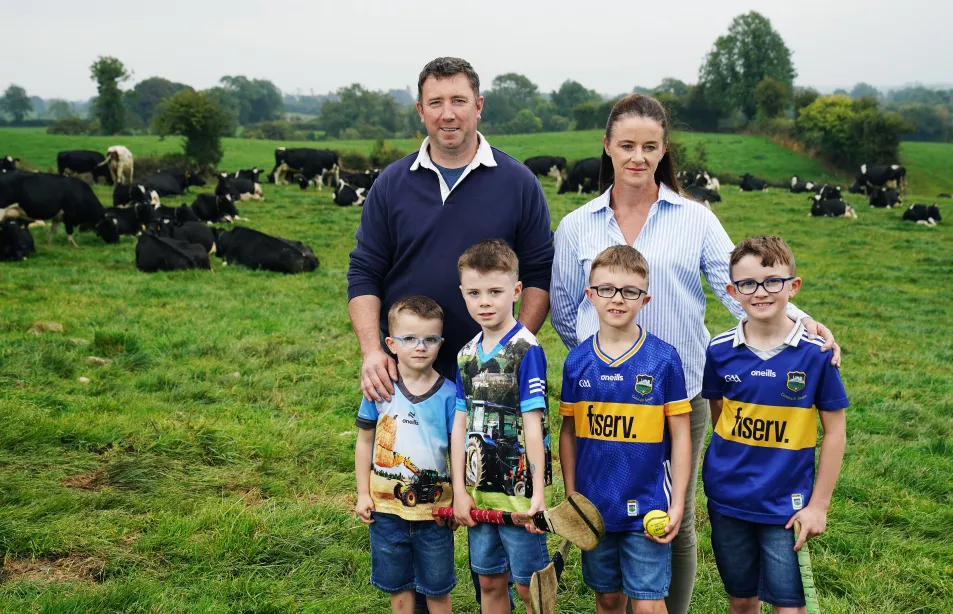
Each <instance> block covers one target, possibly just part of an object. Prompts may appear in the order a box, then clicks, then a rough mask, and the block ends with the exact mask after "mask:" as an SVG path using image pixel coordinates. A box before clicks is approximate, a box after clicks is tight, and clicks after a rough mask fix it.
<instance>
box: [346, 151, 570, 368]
mask: <svg viewBox="0 0 953 614" xmlns="http://www.w3.org/2000/svg"><path fill="white" fill-rule="evenodd" d="M493 157H494V158H495V160H496V163H497V166H495V167H488V166H483V165H480V166H477V167H476V168H474V169H472V170H471V171H470V173H469V174H468V175H467V176H466V177H464V178H462V179H461V180H460V181H459V182H458V183H457V184H456V186H455V187H454V188H453V190H452V191H451V192H450V195H449V196H447V201H446V203H442V202H441V200H440V184H439V179H438V177H437V174H436V173H435V172H434V171H433V170H431V169H428V168H424V167H418V169H417V170H414V171H411V170H410V167H411V166H412V165H413V163H414V161H415V160H416V159H417V154H416V153H414V154H411V155H409V156H407V157H406V158H403V159H402V160H398V161H397V162H394V163H393V164H391V165H390V166H388V167H387V168H386V169H385V170H384V172H383V173H381V176H380V177H379V178H378V179H377V180H376V181H375V182H374V186H373V187H372V188H371V190H370V192H369V193H368V196H367V200H366V201H365V202H364V210H363V212H362V213H361V225H360V226H359V227H358V229H357V234H356V237H357V247H355V248H354V251H352V252H351V264H350V268H349V269H348V273H347V282H348V288H347V297H348V300H351V299H352V298H354V297H356V296H365V295H373V296H376V297H378V298H380V299H381V303H382V305H381V321H380V325H381V330H383V331H386V330H387V311H388V309H390V306H391V305H392V304H394V303H395V302H396V301H398V300H399V299H401V298H403V297H405V296H411V295H415V294H422V295H424V296H429V297H430V298H432V299H434V300H435V301H437V303H438V304H440V306H441V307H442V308H443V310H444V325H443V336H444V339H445V341H444V344H443V347H442V348H441V349H440V354H439V356H438V359H437V364H436V365H435V367H437V370H438V371H440V372H441V373H442V374H443V375H444V376H447V377H452V376H453V372H452V370H453V367H454V365H455V364H456V356H457V352H458V351H459V350H460V348H461V347H463V346H464V345H465V344H466V342H467V341H469V340H470V339H472V338H473V337H474V336H476V334H477V333H478V332H480V326H479V324H477V323H476V322H474V321H473V319H472V318H471V317H470V315H469V313H468V312H467V308H466V304H465V303H464V301H463V295H462V293H461V292H460V278H459V276H458V274H457V259H458V258H459V257H460V255H461V254H462V253H463V252H464V250H466V249H467V248H468V247H470V246H471V245H473V244H474V243H477V242H478V241H482V240H484V239H503V240H504V241H506V242H507V243H508V244H509V245H510V247H512V248H513V250H514V251H515V252H516V255H517V257H518V258H519V264H520V270H519V275H520V280H521V281H522V282H523V287H524V288H541V289H543V290H546V291H547V292H548V291H549V280H550V275H551V274H552V265H553V232H552V229H551V227H550V219H549V209H548V207H547V206H546V198H545V196H544V195H543V189H542V186H540V184H539V181H537V179H536V177H535V176H534V175H533V173H532V172H531V171H530V170H529V169H528V168H526V166H524V165H523V164H522V163H520V162H519V161H517V160H515V159H513V158H511V157H510V156H508V155H506V154H505V153H503V152H501V151H500V150H498V149H496V148H493ZM446 371H450V373H449V374H448V373H447V372H446Z"/></svg>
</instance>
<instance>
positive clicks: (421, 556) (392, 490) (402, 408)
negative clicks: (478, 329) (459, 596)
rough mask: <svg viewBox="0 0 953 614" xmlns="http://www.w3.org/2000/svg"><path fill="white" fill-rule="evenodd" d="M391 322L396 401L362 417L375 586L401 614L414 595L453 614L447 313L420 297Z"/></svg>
mask: <svg viewBox="0 0 953 614" xmlns="http://www.w3.org/2000/svg"><path fill="white" fill-rule="evenodd" d="M387 324H388V330H389V333H390V336H389V337H387V338H386V340H385V343H386V344H387V347H388V348H389V349H390V351H391V352H393V353H394V354H395V355H396V356H397V372H398V374H399V379H398V380H397V383H396V386H395V390H394V394H393V396H392V397H391V400H390V401H383V402H370V401H367V400H364V401H363V402H362V403H361V409H360V411H359V412H358V414H357V426H358V427H359V428H360V434H359V435H358V437H357V446H356V449H355V453H354V470H355V473H356V474H357V505H356V506H355V511H356V512H357V515H358V516H359V517H360V519H361V521H363V522H364V523H366V524H369V525H370V532H371V584H373V585H374V586H376V587H377V588H379V589H380V590H382V591H384V592H385V593H390V596H391V598H390V603H391V610H392V611H393V612H394V614H411V613H412V612H413V611H414V591H415V590H416V591H417V592H420V593H422V594H424V595H425V596H426V597H427V606H428V608H429V610H430V612H431V613H433V614H447V613H449V612H450V591H451V590H453V587H454V586H456V584H457V577H456V573H455V572H454V567H453V535H452V533H451V531H450V528H449V527H448V526H445V524H444V523H443V522H442V521H440V522H435V521H434V519H433V516H432V514H431V510H432V508H433V506H434V505H435V504H439V505H448V504H449V503H450V501H451V497H452V492H451V489H450V484H449V481H450V475H449V470H448V467H447V445H448V436H449V435H448V434H449V433H450V429H451V427H452V426H453V419H454V414H455V413H456V412H455V411H454V408H455V401H456V392H455V389H454V386H453V383H452V382H450V381H448V380H446V379H445V378H444V377H443V376H441V375H440V374H438V373H437V372H436V371H434V369H433V362H434V360H436V358H437V351H438V350H439V349H440V345H441V344H442V343H443V337H441V334H442V333H443V310H442V309H440V306H439V305H437V303H436V302H434V301H433V300H432V299H429V298H427V297H424V296H411V297H407V298H403V299H401V300H399V301H397V302H396V303H394V305H393V306H392V307H391V308H390V311H389V312H388V314H387ZM372 453H373V462H372Z"/></svg>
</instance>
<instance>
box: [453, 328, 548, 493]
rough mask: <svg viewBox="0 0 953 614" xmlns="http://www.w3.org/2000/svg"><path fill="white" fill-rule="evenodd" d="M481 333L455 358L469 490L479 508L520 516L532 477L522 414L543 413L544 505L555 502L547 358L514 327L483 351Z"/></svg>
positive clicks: (527, 334)
mask: <svg viewBox="0 0 953 614" xmlns="http://www.w3.org/2000/svg"><path fill="white" fill-rule="evenodd" d="M482 343H483V333H482V332H481V333H480V334H479V335H477V336H476V337H475V338H473V339H472V340H471V341H470V342H469V343H467V344H466V345H465V346H463V349H462V350H460V353H459V354H458V356H457V366H458V367H459V371H458V373H457V403H456V407H457V411H465V412H467V448H466V464H467V465H466V478H467V491H468V492H469V493H470V495H471V496H472V497H473V501H474V503H475V504H476V506H477V507H478V508H481V509H497V510H507V511H516V512H522V511H526V510H528V509H529V507H530V500H531V499H532V497H533V478H532V473H531V471H530V466H529V458H528V456H527V454H526V439H525V437H524V434H523V415H522V414H523V412H527V411H533V410H542V412H543V418H542V424H543V449H544V458H545V463H544V464H545V467H543V468H542V470H543V471H544V472H545V474H544V475H545V484H546V492H545V497H546V504H547V505H550V504H551V503H552V498H553V492H552V490H553V488H552V483H553V456H552V451H551V450H550V433H549V417H548V407H547V404H546V355H545V354H544V353H543V348H542V347H540V345H539V342H538V341H537V340H536V337H535V336H533V334H532V333H531V332H529V330H527V329H526V328H525V327H523V325H522V324H519V323H517V324H516V326H514V327H513V329H512V330H510V331H509V332H508V333H507V334H506V335H505V336H504V337H503V338H502V339H500V342H499V343H498V344H497V345H496V347H494V348H493V350H492V351H491V352H490V353H489V354H484V353H483V348H482Z"/></svg>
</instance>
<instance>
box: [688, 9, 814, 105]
mask: <svg viewBox="0 0 953 614" xmlns="http://www.w3.org/2000/svg"><path fill="white" fill-rule="evenodd" d="M796 76H797V72H796V71H795V70H794V65H793V64H792V63H791V52H790V51H789V50H788V48H787V46H786V45H785V44H784V40H783V39H782V38H781V36H780V35H779V34H778V33H777V32H775V31H774V28H772V27H771V22H770V21H768V20H767V19H766V18H765V17H763V16H762V15H760V14H759V13H757V12H755V11H752V12H750V13H746V14H744V15H739V16H737V17H735V18H734V20H732V22H731V25H730V26H729V27H728V34H725V35H724V36H719V37H718V39H717V40H715V45H714V47H712V50H711V51H710V52H709V53H708V55H707V56H706V58H705V62H704V64H702V67H701V69H700V70H699V75H698V80H699V82H700V83H701V84H704V85H705V87H706V89H707V90H708V94H709V96H710V99H711V100H720V101H722V103H723V105H724V108H725V111H733V110H735V109H740V110H741V111H742V112H743V113H744V114H745V116H747V117H748V119H751V118H753V117H754V116H755V112H756V111H757V104H756V102H755V97H754V90H755V87H757V85H758V83H760V82H761V80H762V79H764V78H765V77H773V78H774V79H777V80H778V81H780V82H781V83H782V84H784V86H785V87H786V88H787V89H788V90H789V91H790V89H791V88H792V85H793V83H794V78H795V77H796Z"/></svg>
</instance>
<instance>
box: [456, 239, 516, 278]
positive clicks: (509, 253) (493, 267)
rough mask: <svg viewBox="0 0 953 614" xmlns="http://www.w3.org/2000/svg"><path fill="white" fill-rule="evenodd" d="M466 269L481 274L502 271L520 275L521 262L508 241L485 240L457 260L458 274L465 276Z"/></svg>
mask: <svg viewBox="0 0 953 614" xmlns="http://www.w3.org/2000/svg"><path fill="white" fill-rule="evenodd" d="M465 269H473V270H475V271H477V272H479V273H489V272H491V271H500V272H501V273H508V274H510V275H519V269H520V261H519V258H517V257H516V252H514V251H513V249H512V248H511V247H510V246H509V245H507V243H506V241H504V240H502V239H485V240H483V241H480V242H479V243H474V244H473V245H471V246H470V247H468V248H467V250H466V251H465V252H463V254H462V255H461V256H460V259H459V260H457V273H459V274H460V275H463V271H464V270H465Z"/></svg>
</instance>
